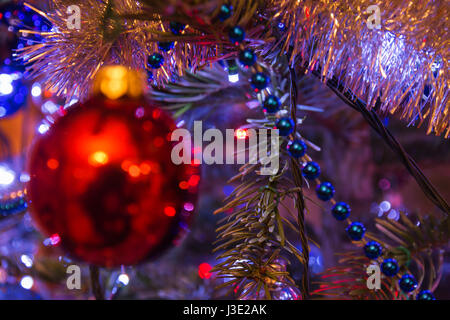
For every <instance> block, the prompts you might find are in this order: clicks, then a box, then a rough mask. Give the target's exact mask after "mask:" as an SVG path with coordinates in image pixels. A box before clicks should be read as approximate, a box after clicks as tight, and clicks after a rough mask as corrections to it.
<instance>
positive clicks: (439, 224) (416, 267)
mask: <svg viewBox="0 0 450 320" xmlns="http://www.w3.org/2000/svg"><path fill="white" fill-rule="evenodd" d="M417 219H418V221H417V222H416V223H413V221H412V220H411V219H410V218H408V217H407V216H406V215H405V214H404V213H401V214H400V220H399V221H398V222H397V221H395V220H386V219H376V227H377V229H378V230H379V231H380V233H379V234H373V233H367V238H369V239H371V240H375V241H377V242H379V243H380V244H381V245H382V246H383V248H384V250H383V255H382V258H379V259H378V262H380V261H382V260H383V259H386V258H393V259H395V260H396V261H397V262H398V265H399V266H400V272H402V273H403V272H411V271H412V270H413V271H414V273H415V274H416V276H417V279H418V287H419V288H421V289H426V290H431V291H434V290H435V289H436V287H437V286H438V285H439V282H440V280H441V275H442V268H443V264H442V260H443V253H444V250H447V249H448V246H449V240H450V236H449V235H450V223H449V222H450V220H449V218H448V217H445V218H441V219H436V218H434V217H433V216H431V215H430V216H427V217H425V218H422V217H420V216H418V218H417ZM357 245H358V246H360V245H362V244H361V243H360V242H358V243H357ZM362 253H363V251H362V249H360V250H359V251H349V252H347V253H343V254H339V255H340V256H341V259H340V260H339V263H340V264H341V265H340V266H337V267H334V268H330V269H328V270H326V271H325V272H324V273H323V274H322V279H323V281H320V282H318V283H317V284H320V285H321V288H320V289H317V290H315V291H314V292H313V295H315V296H323V295H325V296H334V294H335V292H336V290H339V297H340V298H341V299H383V300H391V299H407V298H408V296H405V295H400V296H398V295H396V294H395V292H396V291H398V290H397V287H396V286H397V281H396V280H395V278H387V277H383V279H382V282H381V288H380V290H372V289H369V288H368V287H367V284H366V279H367V273H366V268H367V267H368V266H369V264H374V263H375V262H376V261H375V262H374V261H371V260H369V259H368V258H367V257H365V256H364V255H363V254H362Z"/></svg>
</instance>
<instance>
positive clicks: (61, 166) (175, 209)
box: [28, 96, 198, 267]
mask: <svg viewBox="0 0 450 320" xmlns="http://www.w3.org/2000/svg"><path fill="white" fill-rule="evenodd" d="M173 129H175V124H174V122H173V120H172V119H171V118H170V117H169V116H167V115H166V114H165V113H164V112H162V111H161V110H160V109H158V108H156V107H154V106H151V105H149V104H148V103H147V102H146V101H145V100H143V99H141V98H139V99H130V98H121V99H120V100H111V99H107V98H103V97H100V96H97V97H95V98H93V99H91V100H89V101H87V102H86V103H84V104H79V105H77V106H74V107H72V108H71V109H70V111H69V112H68V113H67V114H66V115H65V116H64V117H62V118H60V119H59V120H58V121H56V122H55V124H54V125H53V126H52V128H51V129H50V130H49V131H48V132H47V133H45V134H44V135H43V136H41V137H40V138H39V139H38V140H37V141H36V143H35V145H34V146H33V148H32V151H31V157H30V158H29V172H30V176H31V180H30V182H29V186H28V192H29V199H30V202H31V208H32V210H31V214H32V218H33V219H34V221H35V222H36V224H37V225H38V227H39V228H40V229H41V230H42V231H43V232H44V233H45V234H47V235H48V236H50V235H55V234H56V235H58V236H59V238H60V244H61V246H62V247H63V248H64V249H65V250H67V252H68V253H70V254H71V255H73V256H75V257H76V258H79V259H81V260H83V261H85V262H88V263H91V264H95V265H100V266H106V267H114V266H119V265H135V264H137V263H139V262H141V261H143V260H145V259H146V258H149V257H152V256H155V255H158V254H160V253H161V252H162V251H163V249H165V248H167V247H168V246H169V245H170V244H171V243H172V242H173V241H175V240H177V239H179V236H180V235H181V234H182V232H181V231H183V230H184V229H186V227H187V226H188V223H189V220H190V217H191V215H192V205H193V203H195V201H194V200H195V195H196V192H197V186H196V185H190V186H189V188H187V189H186V188H184V189H183V188H180V184H182V183H183V182H184V181H189V180H192V177H194V178H195V179H196V181H197V182H198V173H197V171H198V170H197V167H195V166H192V165H175V164H173V162H172V160H171V152H172V146H173V143H172V142H170V134H171V132H172V130H173ZM185 208H188V209H189V211H188V210H186V209H185Z"/></svg>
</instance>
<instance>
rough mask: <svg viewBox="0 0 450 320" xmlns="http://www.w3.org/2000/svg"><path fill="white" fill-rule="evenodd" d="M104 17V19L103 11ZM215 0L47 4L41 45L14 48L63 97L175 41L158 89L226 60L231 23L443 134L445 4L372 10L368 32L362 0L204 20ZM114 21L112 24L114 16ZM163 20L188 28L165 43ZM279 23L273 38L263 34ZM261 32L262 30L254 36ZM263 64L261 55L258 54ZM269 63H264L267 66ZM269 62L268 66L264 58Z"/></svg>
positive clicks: (317, 0) (288, 3) (283, 2)
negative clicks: (74, 15) (73, 17)
mask: <svg viewBox="0 0 450 320" xmlns="http://www.w3.org/2000/svg"><path fill="white" fill-rule="evenodd" d="M108 3H109V4H112V6H111V8H112V12H113V15H112V17H111V16H109V17H108V16H106V15H105V12H106V11H107V10H106V8H107V4H108ZM222 3H223V1H221V0H190V1H182V0H166V1H151V0H142V1H132V0H108V1H97V0H83V1H72V0H70V1H69V0H52V1H51V8H50V10H49V13H48V14H47V15H46V14H45V13H42V14H43V15H45V16H47V18H48V19H49V20H50V21H51V22H52V23H53V25H54V27H55V28H54V29H53V32H48V33H43V34H42V36H43V37H44V39H45V42H43V43H42V44H36V45H34V46H30V47H27V48H25V49H24V50H23V51H21V53H20V56H21V57H22V58H24V59H25V60H26V61H27V62H29V63H30V66H29V71H30V73H31V74H32V75H35V76H38V75H42V74H44V75H45V80H46V83H47V85H48V87H51V88H53V89H55V91H57V92H58V93H59V94H63V95H65V96H66V98H67V99H68V100H70V99H71V98H72V97H73V96H79V97H81V98H83V97H85V96H86V94H87V92H88V88H89V86H90V81H91V79H92V78H93V76H94V75H95V73H96V72H97V70H98V68H99V67H100V66H101V65H103V64H122V65H125V66H127V67H131V68H136V69H143V68H146V59H147V56H148V55H149V54H151V53H153V52H159V50H158V49H157V44H156V41H160V40H167V41H177V45H176V46H175V48H174V49H173V50H171V52H170V53H169V54H166V53H164V54H163V55H164V58H165V64H164V67H163V68H161V69H158V70H157V71H153V73H154V80H155V82H156V83H157V84H158V85H163V84H164V83H165V82H167V81H170V80H174V76H177V75H181V74H182V72H183V71H184V70H185V69H186V68H187V69H189V70H191V71H195V70H197V69H198V68H201V67H204V66H207V65H208V63H210V62H213V61H216V60H219V59H227V58H229V57H235V56H236V48H235V47H233V46H232V45H231V44H230V43H227V41H226V40H227V36H226V32H225V30H226V29H225V28H224V27H225V26H227V25H228V26H230V25H241V26H243V27H244V28H245V29H246V31H248V32H247V35H248V37H247V40H248V41H249V42H250V45H251V46H253V47H259V48H263V50H262V52H263V53H268V51H270V50H273V49H276V50H278V51H279V50H280V47H281V48H283V50H285V51H288V52H290V53H292V54H291V62H292V64H294V63H295V64H297V66H298V63H299V61H300V63H301V64H302V65H304V66H306V67H307V68H306V72H312V71H314V72H320V75H321V77H322V79H323V80H324V81H325V80H327V79H330V78H332V77H334V78H336V79H338V80H339V81H340V84H341V85H342V86H343V87H344V89H348V90H351V91H352V92H353V94H355V95H356V96H357V97H359V98H360V99H362V100H364V101H365V102H367V107H368V108H374V107H375V106H376V107H377V111H379V112H384V113H392V114H393V113H399V114H400V116H401V118H403V119H405V120H406V121H408V124H415V125H417V124H419V125H420V124H422V123H427V129H428V130H427V132H428V133H431V132H434V133H435V134H437V135H441V134H444V135H445V136H446V137H448V136H449V134H450V111H449V108H450V106H449V101H448V85H449V81H450V79H449V65H448V62H449V56H448V55H449V52H450V50H449V49H450V48H449V40H448V37H447V32H448V27H449V23H448V16H449V6H448V2H446V1H444V0H431V1H419V0H415V1H403V0H392V1H385V2H382V3H378V7H379V8H380V18H381V26H380V27H381V28H380V29H369V28H368V26H367V23H366V22H367V19H368V18H369V16H370V15H371V13H366V10H367V9H368V8H369V7H370V6H371V5H373V4H374V3H373V1H371V0H339V1H331V0H266V1H263V0H246V1H244V0H230V3H231V4H232V5H233V7H234V14H233V16H232V17H231V18H230V19H228V20H227V21H225V22H224V23H222V22H220V21H217V20H213V19H214V16H215V14H217V8H219V7H220V5H221V4H222ZM69 4H77V5H79V6H80V8H81V12H82V28H81V30H78V31H76V30H75V31H74V30H68V29H67V22H66V19H67V13H66V10H67V6H68V5H69ZM119 17H120V18H119ZM169 21H180V22H182V23H185V24H188V27H187V29H186V31H185V33H184V34H182V35H178V36H174V35H171V33H170V32H169V30H168V22H169ZM280 22H282V23H284V25H285V26H286V30H285V31H283V32H282V33H281V36H279V35H278V34H276V36H275V37H274V35H275V34H274V33H273V32H272V30H273V29H274V28H275V26H276V25H278V24H279V23H280ZM261 30H262V31H261ZM264 57H265V58H266V59H267V57H270V55H269V54H267V55H264ZM268 60H270V59H268ZM265 62H267V63H270V62H271V61H265Z"/></svg>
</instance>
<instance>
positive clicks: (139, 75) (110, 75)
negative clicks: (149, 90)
mask: <svg viewBox="0 0 450 320" xmlns="http://www.w3.org/2000/svg"><path fill="white" fill-rule="evenodd" d="M146 87H147V86H146V77H145V75H144V73H143V72H140V71H137V70H132V69H129V68H127V67H124V66H120V65H113V66H104V67H102V68H100V70H99V71H98V73H97V75H96V76H95V78H94V84H93V88H92V91H93V94H94V95H95V96H98V95H102V96H104V97H106V98H108V99H111V100H117V99H120V98H124V97H128V98H131V99H137V98H141V97H142V96H143V95H144V94H145V92H146Z"/></svg>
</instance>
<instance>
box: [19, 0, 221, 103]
mask: <svg viewBox="0 0 450 320" xmlns="http://www.w3.org/2000/svg"><path fill="white" fill-rule="evenodd" d="M141 3H142V2H138V1H133V0H110V1H97V0H83V1H67V0H52V1H51V2H50V5H49V7H50V8H49V11H48V13H46V12H43V11H41V10H38V9H37V8H34V7H33V6H31V5H29V4H26V5H27V6H29V7H30V8H32V9H34V10H35V11H37V12H38V13H39V14H41V15H42V16H44V17H46V18H47V19H48V20H49V21H50V22H51V23H52V25H53V28H52V31H51V32H33V31H29V30H22V32H23V33H25V34H26V33H38V34H39V35H41V36H42V37H43V38H44V41H43V42H42V43H39V44H35V45H32V46H29V47H26V48H24V49H22V50H18V52H19V56H20V57H22V58H23V59H24V60H25V61H27V62H28V64H29V66H28V67H27V71H28V73H29V74H30V76H31V77H39V76H42V75H44V77H45V85H46V89H49V90H52V91H54V92H56V94H57V95H59V96H64V97H65V98H66V100H67V101H70V100H71V99H73V98H79V99H85V98H86V97H87V95H88V93H89V88H90V86H91V82H92V79H93V78H94V76H95V75H96V73H97V72H98V70H99V68H100V67H101V66H102V65H112V64H120V65H124V66H126V67H129V68H132V69H141V70H142V69H147V71H148V72H149V73H152V76H153V79H154V80H155V82H156V83H157V84H158V85H162V84H164V83H166V82H168V81H170V80H173V77H174V76H176V75H181V73H182V72H183V71H184V70H185V69H186V68H188V67H190V68H191V69H193V70H195V69H196V68H198V67H199V66H200V65H202V64H203V63H205V61H207V60H208V59H210V58H214V57H215V55H216V54H215V52H216V48H215V47H214V46H212V47H208V46H205V45H199V44H197V43H198V42H199V38H198V37H197V35H196V34H194V35H191V36H190V37H186V42H183V43H182V44H181V45H180V44H178V45H176V46H175V48H174V49H173V50H171V51H170V53H163V52H161V51H160V50H158V46H157V41H174V40H176V39H174V38H175V37H174V36H173V35H172V37H170V34H169V36H167V34H168V33H169V32H168V23H163V21H162V20H161V17H160V16H158V15H152V14H148V13H146V15H145V19H141V18H139V17H142V15H143V14H144V11H143V10H144V7H145V5H143V4H141ZM168 3H170V1H169V2H168ZM69 5H78V6H79V7H80V9H81V10H80V11H81V28H80V29H79V30H76V29H69V28H68V24H67V19H68V17H69V14H68V13H67V8H68V6H69ZM127 17H132V18H127ZM180 37H182V36H179V37H177V38H180ZM154 52H158V53H161V54H162V55H163V56H164V60H165V63H164V65H163V67H161V68H160V69H158V70H151V69H149V68H148V67H147V66H146V62H147V57H148V56H149V55H150V54H152V53H154ZM192 57H199V58H194V59H192ZM200 57H201V58H200Z"/></svg>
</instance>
